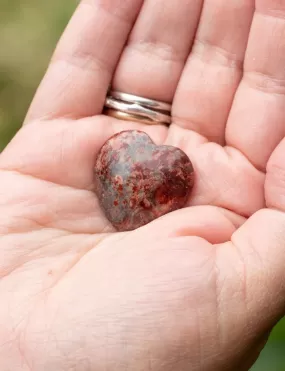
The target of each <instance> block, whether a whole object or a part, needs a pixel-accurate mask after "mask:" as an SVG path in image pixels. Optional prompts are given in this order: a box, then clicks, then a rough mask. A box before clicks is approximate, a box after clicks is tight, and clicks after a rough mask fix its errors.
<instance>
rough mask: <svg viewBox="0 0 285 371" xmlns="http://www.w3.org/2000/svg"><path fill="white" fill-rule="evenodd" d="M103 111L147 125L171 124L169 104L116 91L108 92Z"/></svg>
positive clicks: (121, 118) (118, 117) (109, 114)
mask: <svg viewBox="0 0 285 371" xmlns="http://www.w3.org/2000/svg"><path fill="white" fill-rule="evenodd" d="M104 113H105V114H107V115H108V116H112V117H115V118H117V119H120V120H127V121H136V122H142V123H145V124H149V125H154V124H164V125H170V124H171V105H170V104H168V103H164V102H160V101H156V100H152V99H147V98H143V97H139V96H136V95H132V94H126V93H122V92H118V91H110V92H109V94H108V96H107V98H106V101H105V111H104Z"/></svg>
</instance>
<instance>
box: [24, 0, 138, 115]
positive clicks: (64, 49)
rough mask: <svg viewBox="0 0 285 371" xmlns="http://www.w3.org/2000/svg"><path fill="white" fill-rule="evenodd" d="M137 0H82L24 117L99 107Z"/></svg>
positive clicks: (89, 112)
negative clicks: (26, 115)
mask: <svg viewBox="0 0 285 371" xmlns="http://www.w3.org/2000/svg"><path fill="white" fill-rule="evenodd" d="M141 3H142V0H124V1H123V2H122V1H121V0H112V1H109V0H103V1H99V0H84V1H82V2H81V3H80V5H79V8H78V10H77V11H76V13H75V15H74V17H73V19H72V20H71V22H70V24H69V26H68V27H67V30H66V31H65V33H64V35H63V37H62V39H61V41H60V43H59V45H58V47H57V49H56V52H55V55H54V57H53V60H52V62H51V65H50V67H49V69H48V71H47V74H46V76H45V78H44V80H43V82H42V84H41V86H40V88H39V90H38V92H37V94H36V97H35V100H34V102H33V104H32V106H31V109H30V111H29V114H28V117H27V120H28V121H31V120H33V119H37V118H54V117H63V116H65V117H72V118H78V117H86V116H91V115H95V114H99V113H100V112H101V111H102V108H103V104H104V99H105V96H106V92H107V89H108V86H109V83H110V81H111V78H112V75H113V72H114V69H115V66H116V64H117V62H118V59H119V56H120V54H121V52H122V49H123V46H124V44H125V42H126V40H127V37H128V35H129V32H130V30H131V28H132V26H133V23H134V21H135V18H136V16H137V14H138V12H139V9H140V6H141Z"/></svg>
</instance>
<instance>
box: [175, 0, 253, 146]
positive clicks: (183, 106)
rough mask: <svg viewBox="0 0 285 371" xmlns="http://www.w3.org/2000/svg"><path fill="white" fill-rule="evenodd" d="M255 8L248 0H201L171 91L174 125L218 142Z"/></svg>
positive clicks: (237, 81) (220, 139) (240, 67)
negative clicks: (190, 43)
mask: <svg viewBox="0 0 285 371" xmlns="http://www.w3.org/2000/svg"><path fill="white" fill-rule="evenodd" d="M253 9H254V1H253V0H242V1H241V0H232V1H228V0H215V1H213V0H205V1H204V7H203V12H202V16H201V20H200V25H199V28H198V31H197V36H196V40H195V42H194V46H193V49H192V52H191V53H190V56H189V60H188V62H187V64H186V67H185V69H184V71H183V74H182V77H181V80H180V83H179V86H178V90H177V93H176V95H175V100H174V107H173V116H174V122H175V124H178V125H179V126H182V127H183V128H186V129H190V130H194V131H195V132H198V133H199V134H201V135H203V136H205V137H207V138H208V139H209V140H211V141H215V142H223V141H224V129H225V125H226V121H227V117H228V114H229V111H230V107H231V104H232V100H233V97H234V94H235V91H236V88H237V86H238V84H239V81H240V79H241V75H242V72H241V71H242V63H243V58H244V53H245V49H246V44H247V39H248V33H249V29H250V24H251V21H252V15H253Z"/></svg>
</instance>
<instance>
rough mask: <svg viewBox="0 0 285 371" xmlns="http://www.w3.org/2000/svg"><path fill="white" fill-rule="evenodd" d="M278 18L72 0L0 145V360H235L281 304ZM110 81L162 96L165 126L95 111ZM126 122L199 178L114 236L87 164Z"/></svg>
mask: <svg viewBox="0 0 285 371" xmlns="http://www.w3.org/2000/svg"><path fill="white" fill-rule="evenodd" d="M284 18H285V1H283V0H282V1H280V0H278V1H277V0H257V1H253V0H232V1H228V0H205V1H204V2H203V1H202V0H195V1H193V0H181V1H179V2H177V1H174V0H167V1H165V0H145V1H142V0H124V1H123V2H122V1H120V0H101V1H99V0H85V1H82V2H81V4H80V6H79V8H78V10H77V12H76V14H75V16H74V17H73V19H72V21H71V23H70V25H69V26H68V29H67V31H66V32H65V35H64V36H63V38H62V40H61V42H60V44H59V46H58V48H57V50H56V52H55V55H54V57H53V60H52V63H51V65H50V67H49V69H48V71H47V74H46V76H45V78H44V81H43V83H42V84H41V86H40V88H39V91H38V93H37V95H36V98H35V100H34V102H33V104H32V106H31V109H30V111H29V113H28V116H27V119H26V122H25V125H24V126H23V128H22V129H21V130H20V132H19V133H18V134H17V136H16V137H15V138H14V140H13V141H12V142H11V143H10V145H9V146H8V147H7V148H6V150H5V151H4V152H3V153H2V154H1V156H0V194H1V199H0V211H1V212H0V298H1V303H2V304H1V306H0V324H1V326H0V365H1V370H5V371H6V370H13V371H17V370H21V371H26V370H27V371H30V370H36V371H46V370H56V371H61V370H62V371H67V370H68V371H69V370H74V371H75V370H76V371H79V370H80V371H89V370H90V371H91V370H96V371H101V370H102V371H103V370H116V371H120V370H124V371H125V370H136V371H140V370H142V371H144V370H154V371H173V370H177V371H184V370H185V371H186V370H187V371H188V370H191V371H194V370H217V371H219V370H243V369H244V370H248V368H249V367H250V366H251V365H252V363H253V362H254V360H255V359H256V357H257V356H258V353H259V351H260V350H261V348H262V346H263V345H264V343H265V340H266V337H267V335H268V333H269V332H270V330H271V328H272V326H273V325H274V324H275V323H276V321H278V319H279V318H280V317H282V315H283V314H284V313H285V277H284V263H285V244H284V242H285V216H284V213H283V210H284V209H285V198H284V196H285V182H284V179H285V162H284V161H283V153H285V143H284V141H282V139H283V137H284V135H285V120H284V106H285V101H284V92H285V83H284V81H285V70H284V65H285V38H284V34H285V21H284ZM127 40H128V42H127ZM35 63H36V62H35ZM111 81H112V84H113V87H114V88H115V89H117V90H121V91H124V92H127V93H133V94H137V95H140V96H143V97H148V98H153V99H158V100H162V101H167V102H172V101H173V112H172V115H173V124H172V125H171V126H170V128H169V129H167V128H166V127H163V126H146V125H140V124H136V123H127V122H123V121H117V120H116V119H113V118H110V117H106V116H103V115H101V112H102V108H103V105H104V100H105V97H106V93H107V90H108V87H109V84H110V83H111ZM135 128H136V129H140V130H143V131H145V132H147V133H148V134H149V135H150V136H151V137H152V139H153V140H154V141H155V142H156V143H157V144H169V145H174V146H177V147H179V148H181V149H182V150H184V151H185V152H186V153H187V154H188V155H189V157H190V159H191V161H192V162H193V164H194V168H195V174H196V182H195V187H194V190H193V193H192V195H191V199H190V200H189V207H187V208H185V209H183V210H179V211H176V212H174V213H171V214H168V215H166V216H164V217H162V218H160V219H158V220H156V221H154V222H152V223H150V224H148V225H146V226H144V227H142V228H140V229H137V230H136V231H133V232H126V233H116V232H115V230H114V229H113V227H112V226H111V225H110V223H109V222H108V221H107V220H106V218H105V217H104V214H103V212H102V210H101V209H100V207H99V204H98V200H97V199H96V196H95V194H94V192H93V176H94V175H93V168H94V162H95V158H96V154H97V153H98V151H99V149H100V147H101V146H102V145H103V143H104V142H105V141H106V140H107V139H108V138H109V137H110V136H112V135H113V134H114V133H116V132H119V131H121V130H126V129H135Z"/></svg>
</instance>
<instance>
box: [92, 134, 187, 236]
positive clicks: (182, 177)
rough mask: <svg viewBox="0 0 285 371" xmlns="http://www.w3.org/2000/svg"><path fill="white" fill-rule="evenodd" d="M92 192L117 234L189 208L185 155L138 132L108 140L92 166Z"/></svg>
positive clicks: (117, 135)
mask: <svg viewBox="0 0 285 371" xmlns="http://www.w3.org/2000/svg"><path fill="white" fill-rule="evenodd" d="M94 172H95V192H96V194H97V197H98V200H99V201H100V205H101V207H102V208H103V210H104V213H105V215H106V217H107V218H108V220H109V221H110V222H111V224H112V225H113V226H114V227H115V228H116V229H117V230H118V231H131V230H134V229H137V228H139V227H142V226H143V225H146V224H148V223H150V222H151V221H153V220H154V219H157V218H159V217H161V216H162V215H165V214H167V213H169V212H171V211H175V210H177V209H181V208H182V207H184V206H185V205H186V204H187V201H188V200H189V197H190V192H191V189H192V188H193V183H194V170H193V166H192V164H191V162H190V160H189V158H188V157H187V156H186V154H185V153H184V152H182V151H181V150H180V149H179V148H175V147H171V146H156V145H155V144H154V143H153V141H152V140H151V139H150V137H149V136H148V135H147V134H145V133H143V132H141V131H138V130H128V131H123V132H121V133H119V134H116V135H114V136H113V137H112V138H110V139H109V140H108V141H107V142H106V143H105V144H104V145H103V147H102V148H101V149H100V151H99V154H98V156H97V159H96V161H95V169H94Z"/></svg>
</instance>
